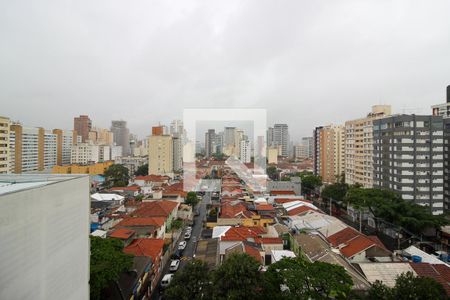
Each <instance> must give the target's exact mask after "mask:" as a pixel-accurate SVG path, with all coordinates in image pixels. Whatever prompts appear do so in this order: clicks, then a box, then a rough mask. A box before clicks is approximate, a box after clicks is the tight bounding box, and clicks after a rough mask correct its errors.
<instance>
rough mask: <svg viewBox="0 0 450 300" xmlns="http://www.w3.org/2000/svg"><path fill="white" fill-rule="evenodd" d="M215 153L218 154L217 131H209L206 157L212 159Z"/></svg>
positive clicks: (207, 133)
mask: <svg viewBox="0 0 450 300" xmlns="http://www.w3.org/2000/svg"><path fill="white" fill-rule="evenodd" d="M214 153H216V131H215V130H214V129H208V132H206V133H205V155H206V157H211V156H212V155H213V154H214Z"/></svg>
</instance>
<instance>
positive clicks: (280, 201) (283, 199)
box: [274, 198, 311, 204]
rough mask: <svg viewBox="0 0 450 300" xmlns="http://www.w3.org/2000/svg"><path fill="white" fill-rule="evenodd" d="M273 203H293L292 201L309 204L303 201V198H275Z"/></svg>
mask: <svg viewBox="0 0 450 300" xmlns="http://www.w3.org/2000/svg"><path fill="white" fill-rule="evenodd" d="M274 201H275V203H277V204H284V203H289V202H294V201H304V202H308V203H311V202H310V201H305V200H304V199H303V198H275V200H274Z"/></svg>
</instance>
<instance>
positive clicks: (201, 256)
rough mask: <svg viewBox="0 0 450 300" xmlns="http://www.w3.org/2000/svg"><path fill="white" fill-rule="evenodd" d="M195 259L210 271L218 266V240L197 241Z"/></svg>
mask: <svg viewBox="0 0 450 300" xmlns="http://www.w3.org/2000/svg"><path fill="white" fill-rule="evenodd" d="M195 258H196V259H198V260H201V261H204V262H205V263H206V264H207V265H208V267H209V269H210V270H213V269H214V268H215V267H217V266H218V265H219V239H217V238H215V239H212V238H208V239H204V240H199V241H198V242H197V247H196V249H195Z"/></svg>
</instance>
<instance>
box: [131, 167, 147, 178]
mask: <svg viewBox="0 0 450 300" xmlns="http://www.w3.org/2000/svg"><path fill="white" fill-rule="evenodd" d="M134 175H135V176H146V175H148V164H145V165H142V166H140V167H138V169H137V170H136V172H134Z"/></svg>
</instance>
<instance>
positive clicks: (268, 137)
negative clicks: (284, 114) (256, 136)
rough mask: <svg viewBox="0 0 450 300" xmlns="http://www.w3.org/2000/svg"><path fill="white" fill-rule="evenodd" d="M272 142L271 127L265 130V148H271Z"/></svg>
mask: <svg viewBox="0 0 450 300" xmlns="http://www.w3.org/2000/svg"><path fill="white" fill-rule="evenodd" d="M274 145H275V144H274V141H273V127H269V128H268V129H267V147H272V146H274Z"/></svg>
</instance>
